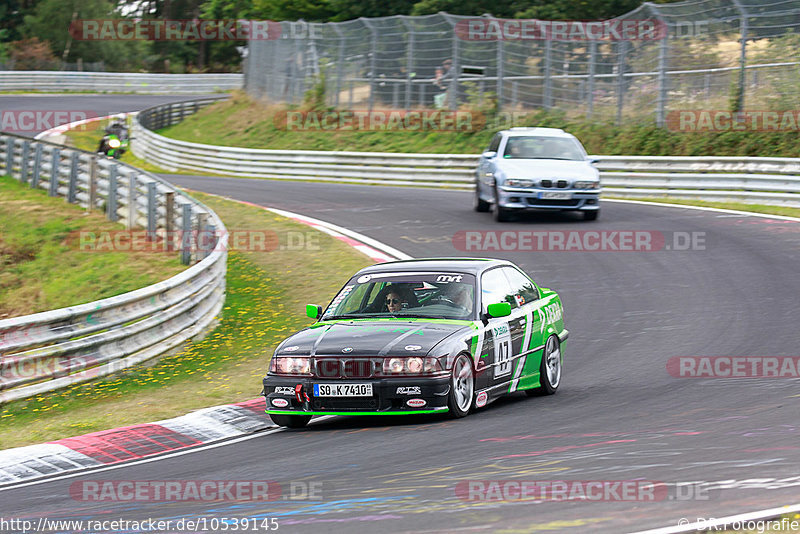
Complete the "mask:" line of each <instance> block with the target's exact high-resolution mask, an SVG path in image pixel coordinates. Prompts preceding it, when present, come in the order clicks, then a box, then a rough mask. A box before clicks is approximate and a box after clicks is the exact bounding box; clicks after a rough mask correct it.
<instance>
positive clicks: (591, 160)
mask: <svg viewBox="0 0 800 534" xmlns="http://www.w3.org/2000/svg"><path fill="white" fill-rule="evenodd" d="M588 161H589V163H591V164H592V165H596V164H598V163H600V158H589V160H588Z"/></svg>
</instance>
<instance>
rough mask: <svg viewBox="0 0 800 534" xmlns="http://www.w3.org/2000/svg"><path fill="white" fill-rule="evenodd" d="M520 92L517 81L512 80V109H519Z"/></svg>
mask: <svg viewBox="0 0 800 534" xmlns="http://www.w3.org/2000/svg"><path fill="white" fill-rule="evenodd" d="M518 91H519V84H518V83H517V80H511V109H516V108H517V92H518Z"/></svg>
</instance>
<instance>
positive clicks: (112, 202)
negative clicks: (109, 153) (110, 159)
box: [106, 163, 119, 222]
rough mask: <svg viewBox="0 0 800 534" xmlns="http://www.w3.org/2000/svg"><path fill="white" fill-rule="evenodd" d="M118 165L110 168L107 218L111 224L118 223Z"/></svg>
mask: <svg viewBox="0 0 800 534" xmlns="http://www.w3.org/2000/svg"><path fill="white" fill-rule="evenodd" d="M118 167H119V165H117V164H116V163H115V164H113V165H111V167H109V168H108V200H107V201H106V217H108V220H109V221H111V222H117V219H118V218H119V216H118V215H117V172H118Z"/></svg>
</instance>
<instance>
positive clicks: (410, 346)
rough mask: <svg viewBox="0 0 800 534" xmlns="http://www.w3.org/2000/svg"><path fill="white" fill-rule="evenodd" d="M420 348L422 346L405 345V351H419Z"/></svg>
mask: <svg viewBox="0 0 800 534" xmlns="http://www.w3.org/2000/svg"><path fill="white" fill-rule="evenodd" d="M421 348H422V345H406V350H419V349H421Z"/></svg>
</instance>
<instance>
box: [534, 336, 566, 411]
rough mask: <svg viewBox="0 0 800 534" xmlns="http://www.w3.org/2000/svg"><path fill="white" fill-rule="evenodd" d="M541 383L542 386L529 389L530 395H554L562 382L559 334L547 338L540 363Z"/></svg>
mask: <svg viewBox="0 0 800 534" xmlns="http://www.w3.org/2000/svg"><path fill="white" fill-rule="evenodd" d="M539 383H540V384H541V386H539V387H538V388H535V389H528V390H526V391H525V393H527V394H528V396H531V397H533V396H538V395H552V394H553V393H555V392H556V390H557V389H558V386H559V384H561V343H560V342H559V341H558V337H557V336H550V337H549V338H547V343H545V345H544V352H543V353H542V363H541V365H539Z"/></svg>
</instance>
